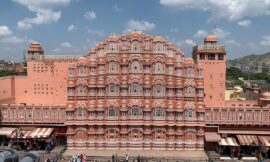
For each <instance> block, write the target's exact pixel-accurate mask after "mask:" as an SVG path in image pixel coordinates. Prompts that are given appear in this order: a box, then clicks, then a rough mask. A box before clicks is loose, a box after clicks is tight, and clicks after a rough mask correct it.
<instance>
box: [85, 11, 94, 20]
mask: <svg viewBox="0 0 270 162" xmlns="http://www.w3.org/2000/svg"><path fill="white" fill-rule="evenodd" d="M84 17H85V18H86V19H89V20H94V19H96V18H97V16H96V13H95V12H94V11H87V12H85V14H84Z"/></svg>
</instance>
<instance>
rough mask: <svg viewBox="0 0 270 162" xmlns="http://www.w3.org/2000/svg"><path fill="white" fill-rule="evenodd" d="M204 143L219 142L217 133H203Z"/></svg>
mask: <svg viewBox="0 0 270 162" xmlns="http://www.w3.org/2000/svg"><path fill="white" fill-rule="evenodd" d="M204 137H205V141H206V142H219V141H221V137H220V135H219V134H218V133H217V132H205V133H204Z"/></svg>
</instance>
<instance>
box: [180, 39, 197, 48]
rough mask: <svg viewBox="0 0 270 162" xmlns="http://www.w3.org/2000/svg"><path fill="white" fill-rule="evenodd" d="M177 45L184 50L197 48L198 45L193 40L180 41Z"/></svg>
mask: <svg viewBox="0 0 270 162" xmlns="http://www.w3.org/2000/svg"><path fill="white" fill-rule="evenodd" d="M176 45H177V46H179V47H181V48H184V47H187V46H188V47H192V46H195V45H196V43H195V42H194V41H193V40H192V39H186V40H183V41H180V42H176Z"/></svg>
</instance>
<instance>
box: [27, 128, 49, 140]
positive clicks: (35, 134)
mask: <svg viewBox="0 0 270 162" xmlns="http://www.w3.org/2000/svg"><path fill="white" fill-rule="evenodd" d="M52 132H53V128H36V129H35V130H33V131H32V133H31V134H30V138H47V137H49V136H50V135H51V133H52Z"/></svg>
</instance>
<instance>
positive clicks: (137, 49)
mask: <svg viewBox="0 0 270 162" xmlns="http://www.w3.org/2000/svg"><path fill="white" fill-rule="evenodd" d="M131 50H132V52H140V50H141V49H140V45H139V44H137V43H133V44H132V47H131Z"/></svg>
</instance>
